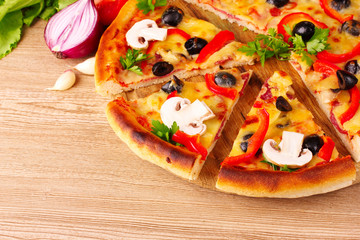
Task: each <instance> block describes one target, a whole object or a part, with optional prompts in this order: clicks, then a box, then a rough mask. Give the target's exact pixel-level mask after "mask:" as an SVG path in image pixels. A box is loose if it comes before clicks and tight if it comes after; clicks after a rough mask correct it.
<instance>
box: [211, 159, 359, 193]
mask: <svg viewBox="0 0 360 240" xmlns="http://www.w3.org/2000/svg"><path fill="white" fill-rule="evenodd" d="M355 177H356V170H355V165H354V162H353V161H352V159H351V157H350V156H348V157H344V158H340V159H336V160H333V161H331V162H329V163H326V164H322V165H317V166H314V167H311V168H306V169H303V170H299V171H295V172H291V173H290V172H283V171H271V170H259V169H255V170H249V169H244V168H236V167H233V166H229V165H224V166H222V168H221V170H220V173H219V176H218V180H217V183H216V187H217V188H218V189H220V190H222V191H224V192H229V193H236V194H240V195H246V196H252V197H281V198H296V197H305V196H310V195H314V194H320V193H326V192H330V191H334V190H337V189H340V188H344V187H347V186H350V185H351V184H352V182H353V181H354V180H355Z"/></svg>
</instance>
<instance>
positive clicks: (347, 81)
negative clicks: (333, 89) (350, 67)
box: [336, 70, 358, 90]
mask: <svg viewBox="0 0 360 240" xmlns="http://www.w3.org/2000/svg"><path fill="white" fill-rule="evenodd" d="M336 76H337V78H338V83H339V88H340V89H341V90H349V89H351V88H353V87H354V86H355V85H356V84H357V82H358V79H357V78H356V77H355V75H354V74H352V73H349V72H347V71H344V70H337V71H336Z"/></svg>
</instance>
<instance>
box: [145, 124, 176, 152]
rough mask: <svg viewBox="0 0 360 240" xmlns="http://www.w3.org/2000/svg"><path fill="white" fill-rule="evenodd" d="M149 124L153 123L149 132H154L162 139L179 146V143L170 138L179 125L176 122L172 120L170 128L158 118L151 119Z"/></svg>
mask: <svg viewBox="0 0 360 240" xmlns="http://www.w3.org/2000/svg"><path fill="white" fill-rule="evenodd" d="M151 124H152V125H153V127H151V129H152V131H151V132H152V133H153V134H155V135H156V136H158V137H159V138H161V139H162V140H164V141H167V142H169V143H171V144H174V145H176V146H181V144H179V143H177V142H174V141H173V140H171V138H172V136H173V135H174V134H175V133H176V132H177V131H178V130H179V126H178V125H177V124H176V122H173V124H172V126H171V128H169V127H168V126H166V125H165V124H164V123H161V122H160V121H158V120H152V122H151Z"/></svg>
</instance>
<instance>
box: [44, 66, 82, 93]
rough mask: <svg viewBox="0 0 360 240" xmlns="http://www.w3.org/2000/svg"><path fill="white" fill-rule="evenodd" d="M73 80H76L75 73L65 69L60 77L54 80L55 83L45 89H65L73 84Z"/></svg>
mask: <svg viewBox="0 0 360 240" xmlns="http://www.w3.org/2000/svg"><path fill="white" fill-rule="evenodd" d="M75 80H76V76H75V73H74V72H73V71H71V70H67V71H65V72H64V73H63V74H61V75H60V77H59V78H58V79H57V80H56V82H55V85H54V86H53V87H52V88H47V89H46V90H55V91H64V90H67V89H69V88H71V87H72V86H73V85H74V84H75Z"/></svg>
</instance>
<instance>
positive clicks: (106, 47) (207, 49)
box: [95, 0, 256, 97]
mask: <svg viewBox="0 0 360 240" xmlns="http://www.w3.org/2000/svg"><path fill="white" fill-rule="evenodd" d="M169 4H170V3H169ZM169 4H167V5H166V6H164V7H156V8H155V9H154V11H149V12H147V11H145V10H140V9H142V7H141V5H140V6H139V4H137V1H136V0H129V1H128V2H127V3H126V4H125V5H124V7H123V8H122V9H121V11H120V13H119V15H118V17H117V18H116V19H115V21H114V22H113V23H112V24H111V26H110V27H109V28H108V29H107V30H106V31H105V33H104V34H103V36H102V39H101V41H100V44H99V49H98V51H97V54H96V64H95V85H96V89H97V92H99V93H100V94H102V95H107V96H112V97H113V96H116V95H118V94H119V93H121V92H122V91H129V90H132V89H136V88H139V87H145V86H149V85H152V84H156V83H163V82H167V81H169V80H170V79H171V78H172V75H173V74H175V73H176V76H178V77H179V78H189V77H192V76H195V75H200V74H201V75H204V74H205V73H214V72H216V71H218V70H219V69H220V68H232V67H234V66H241V65H245V64H246V65H249V64H250V65H251V64H253V63H254V61H255V60H256V55H253V56H246V55H245V54H244V53H242V52H240V51H237V50H238V49H239V48H240V47H241V46H243V44H242V43H240V42H237V41H235V37H234V34H233V33H232V32H230V31H227V30H225V31H221V29H219V28H217V27H216V26H214V25H213V24H211V23H209V22H207V21H204V20H200V19H197V18H195V17H191V16H189V15H187V14H185V13H184V12H183V11H182V10H181V9H180V8H177V7H175V6H171V5H169ZM139 8H140V9H139Z"/></svg>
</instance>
